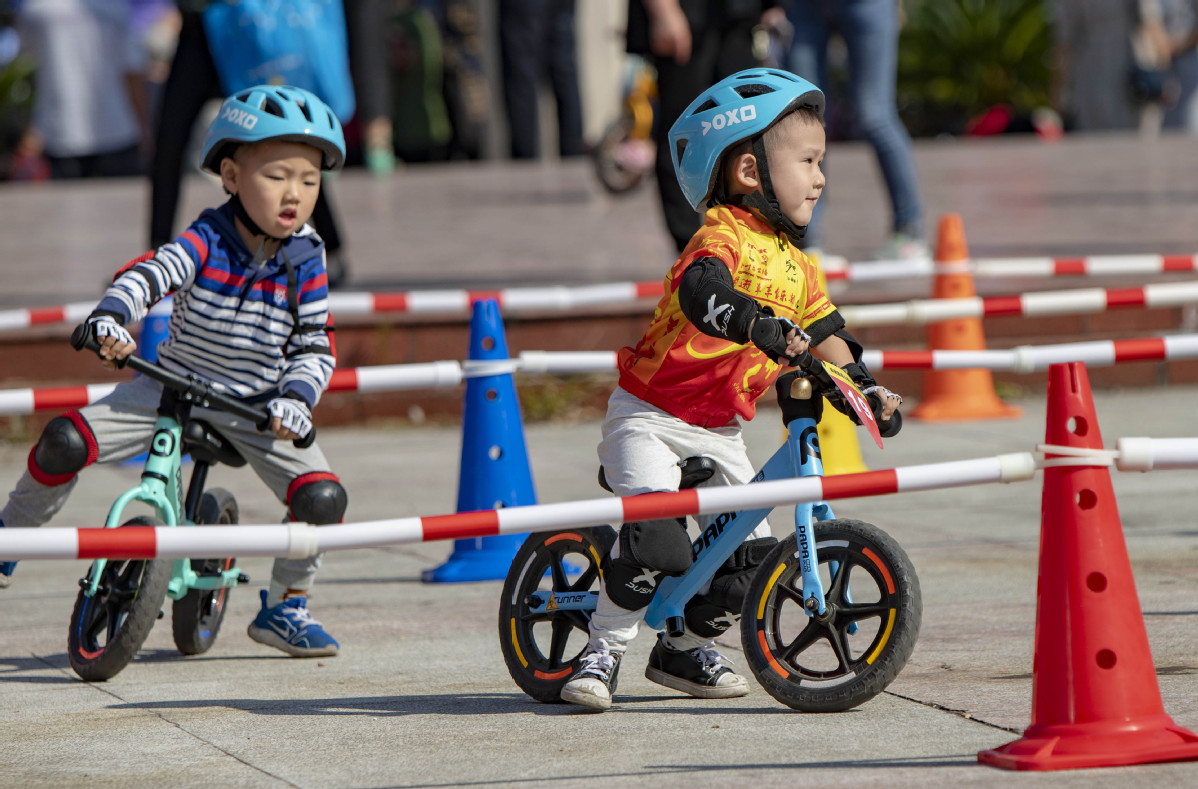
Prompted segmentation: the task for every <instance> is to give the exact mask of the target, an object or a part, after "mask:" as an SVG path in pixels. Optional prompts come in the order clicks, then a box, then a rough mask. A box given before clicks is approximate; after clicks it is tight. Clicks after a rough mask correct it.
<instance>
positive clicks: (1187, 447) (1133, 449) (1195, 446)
mask: <svg viewBox="0 0 1198 789" xmlns="http://www.w3.org/2000/svg"><path fill="white" fill-rule="evenodd" d="M1116 451H1117V455H1116V457H1115V466H1116V468H1118V469H1119V470H1120V471H1152V470H1154V469H1178V468H1198V438H1121V439H1119V441H1118V442H1117V443H1116Z"/></svg>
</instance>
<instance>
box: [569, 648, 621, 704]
mask: <svg viewBox="0 0 1198 789" xmlns="http://www.w3.org/2000/svg"><path fill="white" fill-rule="evenodd" d="M622 657H624V649H623V648H622V647H620V646H619V645H617V644H612V643H609V642H608V641H607V639H603V638H593V639H591V640H590V641H588V642H587V648H586V650H585V651H584V652H583V653H582V657H580V658H579V659H578V668H577V669H575V671H574V674H573V675H572V676H571V677H570V680H569V681H568V682H567V683H566V684H565V685H563V686H562V693H561V697H562V701H568V702H570V703H571V704H580V705H582V706H583V707H589V708H591V709H593V710H600V711H602V710H606V709H610V708H611V697H612V694H613V693H615V692H616V679H617V676H618V675H619V673H620V658H622Z"/></svg>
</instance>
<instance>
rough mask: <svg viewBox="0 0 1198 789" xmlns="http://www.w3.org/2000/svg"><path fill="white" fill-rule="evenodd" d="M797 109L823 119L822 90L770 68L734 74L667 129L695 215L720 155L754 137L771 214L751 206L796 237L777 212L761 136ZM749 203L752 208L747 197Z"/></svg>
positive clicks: (711, 185) (710, 186)
mask: <svg viewBox="0 0 1198 789" xmlns="http://www.w3.org/2000/svg"><path fill="white" fill-rule="evenodd" d="M800 107H809V108H811V109H812V110H815V112H816V113H818V114H819V115H821V116H822V115H823V112H824V94H823V92H822V91H820V89H819V88H817V87H815V85H812V84H811V83H810V82H808V81H807V80H805V79H803V78H802V77H799V76H796V75H794V74H791V73H790V72H788V71H781V70H779V69H772V68H752V69H747V70H745V71H740V72H737V73H736V74H733V75H732V76H730V77H726V78H725V79H722V80H720V81H719V82H717V83H716V84H715V85H712V86H711V87H710V88H708V89H707V90H705V91H703V92H702V93H700V94H699V96H698V98H696V99H695V100H694V101H692V102H691V103H690V106H688V107H687V108H686V110H685V111H684V112H683V113H682V115H680V116H679V118H678V120H676V121H675V122H674V125H673V126H672V127H670V134H669V144H670V158H671V159H672V160H673V162H674V172H675V173H677V174H678V184H679V186H681V187H682V193H683V194H684V195H686V199H687V201H688V202H689V203H690V204H691V206H692V207H693V208H694V209H695V210H696V211H702V210H704V208H706V207H707V205H708V201H710V200H711V198H712V192H713V191H714V190H715V188H716V184H717V179H718V177H719V164H720V160H721V159H722V158H723V155H724V152H725V151H727V150H728V149H729V148H731V147H732V146H734V145H736V144H737V143H739V142H741V141H743V140H748V139H754V151H753V152H754V154H756V155H757V158H758V169H759V170H760V171H761V173H762V191H763V192H765V201H766V203H767V204H769V205H772V210H770V208H769V205H766V206H764V207H763V206H759V205H755V206H754V207H757V208H761V209H762V211H763V213H764V214H765V215H766V219H767V221H770V222H771V223H772V224H774V225H775V226H776V227H780V228H781V229H784V230H786V231H787V232H790V233H791V234H792V235H794V231H795V230H797V228H794V225H793V224H792V223H791V222H790V220H788V219H786V218H785V217H784V216H782V214H781V211H780V210H778V208H777V199H776V198H775V197H774V193H773V187H772V185H771V184H770V181H769V166H768V164H767V162H766V159H765V146H764V144H762V142H761V136H762V135H763V134H764V133H765V131H766V130H767V129H769V128H770V127H771V126H773V125H774V124H775V123H777V122H778V121H779V120H780V119H781V118H782V117H783V116H785V115H787V114H788V113H790V112H792V111H794V110H796V109H798V108H800ZM752 197H754V196H750V198H752ZM747 202H749V203H750V204H753V200H751V199H750V200H748V201H747ZM788 225H789V227H787V226H788ZM797 237H799V238H801V237H802V230H798V236H797Z"/></svg>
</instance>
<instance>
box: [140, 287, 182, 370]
mask: <svg viewBox="0 0 1198 789" xmlns="http://www.w3.org/2000/svg"><path fill="white" fill-rule="evenodd" d="M174 305H175V297H174V296H167V297H166V298H165V299H163V300H162V301H160V302H158V303H157V304H155V305H154V306H153V307H151V308H150V312H149V313H148V314H147V315H146V317H145V318H144V319H143V320H142V322H141V336H140V337H138V338H137V354H138V356H140V357H141V358H143V359H145V360H146V361H147V362H156V361H158V344H159V343H161V342H162V341H163V340H165V339H166V335H167V333H168V332H169V331H170V324H171V310H172V309H174Z"/></svg>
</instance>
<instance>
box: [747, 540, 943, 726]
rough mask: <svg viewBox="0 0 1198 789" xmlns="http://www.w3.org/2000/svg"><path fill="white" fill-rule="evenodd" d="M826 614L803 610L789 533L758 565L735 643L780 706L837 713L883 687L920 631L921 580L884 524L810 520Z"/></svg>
mask: <svg viewBox="0 0 1198 789" xmlns="http://www.w3.org/2000/svg"><path fill="white" fill-rule="evenodd" d="M815 546H816V552H817V554H818V557H819V568H820V570H819V571H820V580H821V582H822V583H823V586H824V597H825V601H826V603H827V609H828V610H827V613H826V615H825V616H823V617H813V616H809V615H808V613H807V611H806V609H805V608H804V607H803V597H804V595H803V578H802V573H801V570H800V566H799V559H798V558H796V549H797V540H796V539H795V535H794V534H791V535H790V536H789V537H787V538H786V539H785V540H783V541H782V542H781V543H780V544H779V545H778V547H776V548H775V549H774V550H773V551H772V552H771V553H770V555H769V557H768V558H767V559H766V560H765V562H764V563H763V564H762V565H761V567H760V568H758V570H757V573H756V575H754V576H753V581H752V583H750V585H749V591H748V593H747V594H746V595H745V603H744V609H743V615H742V618H741V645H742V646H743V647H744V650H745V657H746V659H747V661H748V663H749V667H750V668H751V669H752V671H753V675H754V676H755V677H756V678H757V681H758V682H760V683H761V685H762V687H764V688H765V689H766V691H767V692H768V693H769V694H770V695H771V696H773V697H774V698H775V699H777V700H778V701H780V702H782V703H783V704H785V705H786V706H788V707H790V708H792V709H796V710H801V711H803V712H840V711H842V710H847V709H851V708H852V707H856V706H858V705H860V704H863V703H864V702H866V701H868V700H870V699H872V698H873V697H874V696H876V695H878V694H879V693H881V692H882V691H883V690H884V689H885V688H886V687H887V686H888V685H889V684H890V683H891V682H893V681H894V679H895V677H897V676H898V674H899V672H900V671H901V670H902V668H903V666H904V665H906V663H907V659H908V658H909V657H910V656H911V651H912V650H913V649H914V648H915V640H916V639H917V638H918V636H919V626H920V620H921V616H922V611H923V604H922V600H921V597H920V590H919V579H918V578H917V577H916V575H915V568H914V566H913V565H912V564H911V560H910V559H909V558H908V557H907V554H906V553H905V552H904V551H903V549H902V548H901V547H900V546H899V544H898V543H897V542H896V541H895V540H894V539H893V538H892V537H890V536H889V535H888V534H886V533H885V532H884V531H882V530H881V529H879V528H878V527H877V526H874V525H872V524H869V523H864V522H862V521H855V520H831V521H822V522H819V523H817V524H815Z"/></svg>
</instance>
